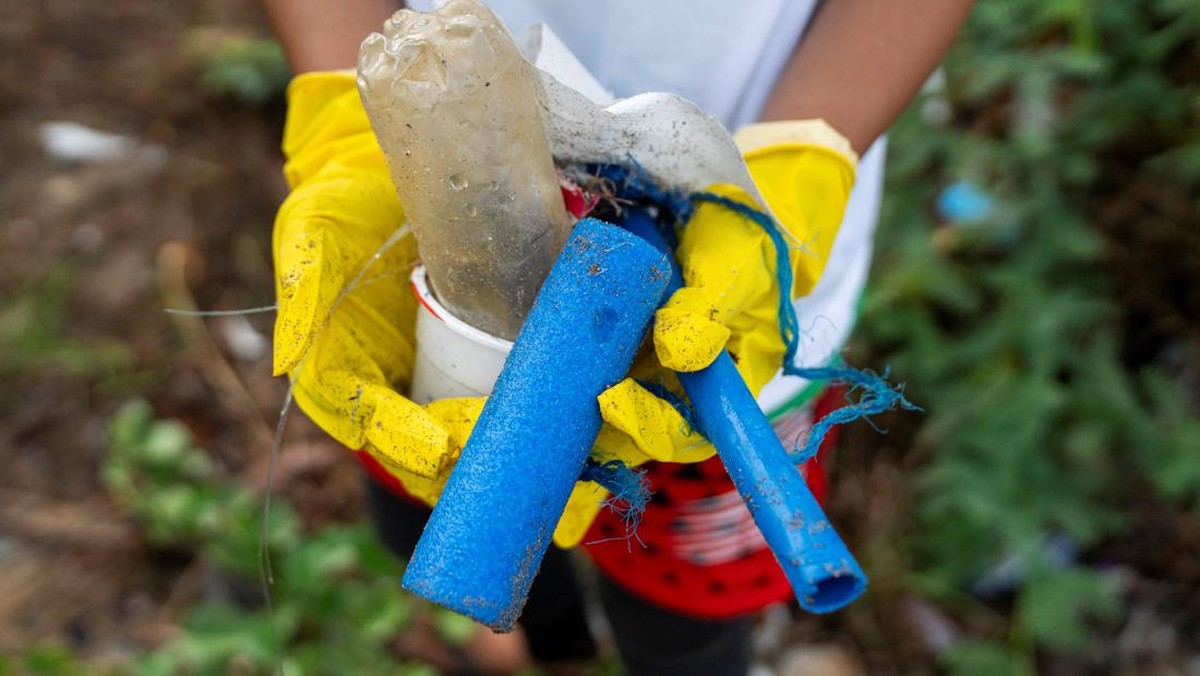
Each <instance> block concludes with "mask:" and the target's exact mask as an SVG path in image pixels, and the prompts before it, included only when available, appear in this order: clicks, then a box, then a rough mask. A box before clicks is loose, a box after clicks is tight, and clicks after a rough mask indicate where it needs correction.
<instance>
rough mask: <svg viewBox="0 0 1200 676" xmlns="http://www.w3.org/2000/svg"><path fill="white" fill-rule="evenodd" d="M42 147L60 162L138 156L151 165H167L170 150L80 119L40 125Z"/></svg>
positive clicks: (120, 158) (110, 159)
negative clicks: (106, 130) (92, 126)
mask: <svg viewBox="0 0 1200 676" xmlns="http://www.w3.org/2000/svg"><path fill="white" fill-rule="evenodd" d="M38 134H39V136H40V137H41V141H42V149H43V150H45V151H46V154H48V155H50V157H53V158H54V159H56V160H59V161H61V162H118V161H120V160H124V159H128V158H132V157H137V158H138V159H139V160H141V161H143V162H144V163H145V164H146V165H147V166H148V167H149V168H158V167H161V166H163V165H165V164H166V161H167V149H166V148H163V147H162V146H159V145H153V144H143V143H139V142H138V141H137V140H135V139H132V138H130V137H128V136H122V135H120V134H111V133H109V132H103V131H98V130H96V129H92V128H91V127H87V126H84V125H82V124H79V123H78V122H61V121H59V122H46V123H44V124H42V125H41V126H40V127H39V128H38Z"/></svg>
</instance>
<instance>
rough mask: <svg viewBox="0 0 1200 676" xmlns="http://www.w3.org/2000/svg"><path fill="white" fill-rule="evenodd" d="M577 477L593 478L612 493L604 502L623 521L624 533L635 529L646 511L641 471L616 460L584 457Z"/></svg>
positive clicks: (647, 484) (646, 487) (647, 491)
mask: <svg viewBox="0 0 1200 676" xmlns="http://www.w3.org/2000/svg"><path fill="white" fill-rule="evenodd" d="M579 478H580V480H581V481H594V482H596V483H598V484H600V485H601V486H603V487H604V488H605V489H607V490H608V492H610V493H612V497H610V498H609V499H608V500H605V501H604V504H605V505H606V506H607V507H609V508H610V509H612V510H613V511H614V512H615V513H616V514H617V515H618V516H619V517H621V520H622V521H624V522H625V532H626V533H627V534H630V535H632V534H633V533H634V531H636V530H637V527H638V525H639V524H640V523H641V522H642V515H644V514H645V513H646V503H648V502H650V480H649V479H647V478H646V473H645V472H644V471H642V470H636V469H631V468H630V467H629V465H626V464H625V463H623V462H621V461H620V460H609V461H607V462H597V461H596V460H594V459H592V458H588V459H587V462H586V463H584V466H583V473H582V474H580V475H579Z"/></svg>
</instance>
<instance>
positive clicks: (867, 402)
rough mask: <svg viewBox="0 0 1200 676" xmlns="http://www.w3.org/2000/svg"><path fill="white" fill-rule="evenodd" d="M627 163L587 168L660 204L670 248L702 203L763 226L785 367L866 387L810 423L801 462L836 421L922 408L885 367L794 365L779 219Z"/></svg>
mask: <svg viewBox="0 0 1200 676" xmlns="http://www.w3.org/2000/svg"><path fill="white" fill-rule="evenodd" d="M629 162H630V164H629V166H625V165H616V164H606V165H592V166H590V167H589V171H590V172H591V173H592V174H593V175H596V176H600V177H602V178H605V179H607V180H609V181H612V182H613V184H614V185H615V186H616V187H617V188H618V190H617V191H616V196H617V197H619V198H622V199H628V200H633V201H641V202H649V203H651V204H652V205H653V206H655V207H656V208H658V209H659V210H660V215H659V219H658V225H659V228H661V229H662V231H663V233H664V234H665V235H666V236H667V238H668V241H670V242H671V245H672V247H674V246H676V244H677V243H678V241H677V239H676V236H675V230H674V225H675V224H678V223H686V222H687V221H688V219H690V218H691V216H692V213H693V212H694V211H695V205H696V204H697V203H700V202H709V203H712V204H718V205H720V206H723V207H725V208H727V209H730V210H732V211H734V212H735V213H737V214H738V215H740V216H742V217H743V218H746V219H748V220H750V221H751V222H753V223H754V224H756V225H758V226H759V227H761V228H762V229H763V231H764V232H766V233H767V236H768V237H770V238H771V243H772V244H773V245H774V247H775V274H776V276H777V277H778V280H779V308H778V314H779V333H780V337H781V338H782V339H783V344H784V357H783V365H782V366H783V372H784V373H785V374H787V375H792V376H799V377H801V378H805V379H807V380H813V381H841V382H845V383H848V384H849V385H850V386H851V387H850V393H853V392H855V391H858V390H862V391H863V392H864V394H863V396H862V397H860V398H859V400H858V401H857V402H855V403H852V404H849V405H847V406H844V407H842V408H840V409H837V410H835V411H832V412H831V413H829V414H828V415H826V416H824V417H823V418H821V419H820V420H819V421H817V423H816V424H815V425H813V426H812V428H811V429H810V430H809V433H808V439H807V441H806V442H805V444H804V447H803V448H801V449H799V450H798V451H796V452H795V453H793V455H792V457H793V458H794V459H795V461H796V463H797V464H800V463H804V462H807V461H808V460H810V459H811V458H813V457H815V456H816V454H817V450H818V449H819V448H820V447H821V442H822V441H823V440H824V438H825V435H826V434H827V433H828V432H829V430H831V429H833V427H834V426H835V425H843V424H845V423H848V422H851V421H853V420H858V419H859V418H864V417H867V416H871V415H875V414H877V413H882V412H884V411H888V410H891V409H894V408H896V407H897V406H898V407H900V408H903V409H906V410H910V411H919V410H921V408H920V407H919V406H916V405H914V404H912V403H911V402H909V401H908V400H907V399H905V398H904V393H903V385H899V386H893V385H891V384H890V383H888V382H887V373H886V372H885V373H884V374H883V376H878V375H876V374H874V373H872V372H870V371H865V370H863V371H860V370H857V369H852V368H849V367H824V368H801V367H798V366H796V353H797V352H798V351H799V346H800V320H799V319H798V318H797V317H796V308H795V306H794V305H793V304H792V299H791V296H792V284H793V278H792V264H791V260H790V259H789V257H788V244H787V241H786V240H785V239H784V237H783V233H782V232H781V231H780V228H779V225H778V224H777V223H776V222H775V219H773V218H771V216H770V215H769V214H767V213H765V212H762V211H759V210H758V209H755V208H754V207H751V206H748V205H746V204H742V203H741V202H738V201H735V200H732V199H729V198H728V197H724V196H722V195H717V194H715V193H711V192H698V193H693V194H690V195H689V194H687V193H684V192H682V191H678V190H670V189H667V188H664V187H662V186H661V185H659V184H658V183H656V182H655V181H654V180H653V179H652V178H651V177H650V175H649V173H647V172H646V170H644V169H643V168H642V166H641V165H640V164H638V163H637V160H635V159H634V158H632V157H631V158H629ZM641 385H642V386H643V387H646V389H648V390H650V391H651V392H652V393H654V394H655V395H657V396H659V397H660V398H662V399H663V400H665V401H667V402H668V403H670V404H671V405H672V406H674V407H675V409H676V410H678V411H679V413H680V415H682V416H684V418H685V419H686V420H687V421H688V423H689V424H691V425H692V428H693V429H695V430H697V431H700V432H701V434H704V432H703V430H701V429H700V428H699V427H698V426H697V421H696V415H695V411H693V410H692V408H691V407H690V406H688V405H687V404H686V402H684V401H683V400H682V399H681V398H679V397H678V396H677V395H675V394H674V393H673V392H670V391H669V390H667V389H666V388H663V387H660V386H653V384H647V383H641ZM848 394H849V393H848ZM705 436H707V435H705Z"/></svg>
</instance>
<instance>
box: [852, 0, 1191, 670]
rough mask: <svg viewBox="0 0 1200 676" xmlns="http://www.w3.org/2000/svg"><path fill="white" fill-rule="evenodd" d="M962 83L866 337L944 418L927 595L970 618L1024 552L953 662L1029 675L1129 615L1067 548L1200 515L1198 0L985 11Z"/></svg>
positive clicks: (920, 569)
mask: <svg viewBox="0 0 1200 676" xmlns="http://www.w3.org/2000/svg"><path fill="white" fill-rule="evenodd" d="M944 75H945V77H944V82H943V83H942V85H941V86H939V87H936V88H933V89H932V90H931V91H929V92H927V93H926V95H925V97H924V98H923V100H922V101H921V102H919V103H918V104H917V105H916V106H914V107H913V108H912V109H911V110H910V111H909V113H908V114H907V115H906V116H905V118H904V119H903V120H902V121H901V123H900V124H899V125H898V126H897V128H896V129H895V131H894V133H893V135H892V143H891V150H890V158H889V162H890V165H889V189H888V192H887V199H886V202H885V213H884V216H883V221H882V224H881V231H880V235H879V240H878V246H877V251H878V261H877V265H876V269H875V272H874V276H873V281H872V284H871V290H870V292H869V297H868V299H867V302H866V306H865V308H864V312H863V317H862V322H861V329H860V333H859V336H860V338H859V340H860V341H861V343H862V344H863V345H865V349H866V351H867V352H868V353H869V354H870V359H871V360H872V361H873V362H878V363H879V364H884V363H886V364H890V365H891V367H892V369H893V372H894V373H896V374H897V377H899V378H901V379H904V380H907V381H908V390H907V392H908V394H909V396H910V398H911V399H912V401H914V402H917V403H919V404H920V405H922V406H924V407H926V410H927V411H928V413H927V415H926V416H925V417H924V419H923V420H922V421H921V426H920V429H919V431H918V432H917V435H916V438H915V444H914V446H915V448H914V449H913V450H912V452H913V453H915V454H918V455H919V456H920V458H921V459H922V460H923V462H921V463H920V467H919V469H918V470H917V471H916V473H915V475H913V476H912V477H911V481H912V482H913V485H914V490H915V491H916V492H917V494H918V501H917V510H916V514H915V528H914V529H913V532H911V533H908V534H906V535H905V536H904V537H903V538H902V541H903V542H906V543H908V544H907V545H906V546H908V547H910V550H911V551H909V552H908V553H909V554H910V555H911V557H912V559H913V560H915V562H916V572H915V573H914V579H913V580H912V582H913V585H914V586H915V587H916V588H917V589H919V590H920V591H921V592H923V593H924V595H926V596H927V597H929V598H931V599H934V600H935V601H937V602H938V603H939V605H942V606H943V607H947V608H952V609H957V610H958V611H960V612H961V613H962V614H964V615H966V616H970V615H971V613H972V608H975V607H976V606H977V602H976V601H975V600H974V599H972V597H970V596H968V595H967V594H965V593H964V590H968V589H971V588H972V585H973V584H976V583H978V581H979V580H980V579H981V577H983V576H984V575H985V573H987V571H988V570H989V569H990V568H991V567H993V566H995V565H996V564H997V563H999V562H1001V561H1002V560H1005V559H1009V560H1015V561H1017V562H1018V566H1017V568H1018V570H1019V574H1017V575H1016V576H1014V577H1015V584H1016V588H1015V589H1014V590H1013V591H1012V593H1013V594H1014V595H1015V598H1014V599H1013V601H1014V604H1015V605H1014V606H1013V609H1012V613H1011V617H1009V618H1007V619H1006V621H1004V622H1001V623H997V622H995V621H994V620H993V621H991V622H989V623H984V625H985V626H988V627H990V630H987V631H984V632H981V634H982V635H977V636H975V637H974V639H973V640H971V641H968V642H964V643H961V644H960V645H959V646H958V647H956V648H955V649H954V650H953V651H951V653H950V654H949V655H948V657H947V659H948V662H947V664H948V665H949V666H951V667H954V670H955V671H959V672H962V673H1030V672H1032V671H1034V669H1035V665H1036V659H1037V657H1038V655H1039V654H1042V653H1045V652H1051V653H1055V652H1057V653H1070V652H1080V651H1083V650H1085V649H1087V648H1088V647H1089V646H1092V645H1094V643H1093V641H1094V640H1095V638H1096V633H1095V632H1096V630H1097V629H1099V628H1102V627H1104V626H1105V625H1106V623H1111V622H1112V621H1114V620H1116V619H1118V618H1119V617H1120V615H1121V605H1120V602H1121V599H1120V595H1119V594H1118V588H1117V585H1116V584H1115V582H1116V579H1115V578H1114V576H1112V575H1110V574H1108V573H1106V572H1102V571H1101V570H1098V569H1097V568H1093V567H1090V566H1088V565H1085V564H1084V563H1083V562H1082V561H1083V560H1085V559H1080V561H1076V562H1071V561H1069V560H1068V561H1066V562H1064V561H1062V560H1061V558H1062V557H1055V556H1053V552H1051V551H1049V549H1050V548H1049V547H1048V543H1049V542H1050V541H1051V540H1052V539H1053V538H1054V537H1055V536H1063V535H1065V536H1066V537H1067V538H1068V539H1069V541H1070V542H1072V543H1074V544H1075V545H1076V546H1077V547H1078V548H1079V549H1081V550H1082V551H1083V552H1085V553H1086V552H1088V551H1090V550H1092V549H1093V548H1095V547H1098V546H1101V545H1102V544H1103V543H1104V542H1106V541H1107V540H1109V539H1111V538H1118V537H1122V536H1124V535H1127V534H1128V533H1129V529H1130V528H1131V525H1132V523H1133V519H1134V516H1133V515H1132V514H1131V512H1133V511H1134V508H1133V505H1134V504H1135V502H1136V500H1135V498H1136V497H1139V496H1140V495H1144V494H1146V493H1149V494H1151V495H1152V496H1153V498H1154V499H1156V500H1158V501H1162V502H1165V503H1168V504H1170V505H1173V506H1174V508H1175V509H1180V510H1192V511H1193V512H1194V513H1198V514H1200V453H1198V452H1197V449H1200V419H1198V418H1197V415H1196V411H1197V403H1198V402H1197V397H1198V393H1197V389H1196V382H1195V381H1194V380H1192V381H1190V382H1189V380H1188V378H1189V377H1194V374H1191V376H1189V373H1188V370H1189V369H1195V367H1196V361H1195V360H1196V359H1197V348H1198V347H1200V320H1198V318H1200V299H1198V296H1197V292H1196V291H1195V288H1196V287H1195V285H1196V283H1197V282H1200V270H1198V267H1200V222H1198V219H1197V215H1196V214H1197V211H1198V209H1197V207H1200V190H1197V188H1198V187H1200V4H1198V3H1196V2H1193V1H1191V0H1145V1H1140V2H1108V3H1102V2H1087V1H1085V0H1052V1H1044V0H1012V1H1009V2H979V3H977V5H976V9H975V14H974V16H973V17H972V19H971V21H970V23H969V26H968V28H967V29H966V32H965V34H964V36H963V38H962V40H961V42H960V44H959V46H958V47H957V48H956V50H955V51H954V52H953V54H952V56H951V57H950V58H949V59H948V61H947V62H946V64H945V67H944ZM951 186H957V187H959V188H961V187H962V186H966V187H967V189H968V190H970V191H971V192H973V193H975V194H974V195H973V197H975V198H976V199H975V204H973V207H974V208H972V209H969V210H966V211H965V212H963V213H956V212H959V211H962V210H960V209H954V208H946V207H945V206H944V205H943V203H942V202H940V201H939V199H942V200H944V199H946V198H947V197H948V195H947V194H946V193H943V191H944V190H945V189H946V188H948V187H951ZM1189 359H1190V360H1191V361H1190V362H1189V361H1187V360H1189ZM1014 557H1015V559H1014ZM1067 558H1068V559H1069V558H1071V557H1067ZM1085 558H1086V557H1085ZM1056 559H1058V560H1056Z"/></svg>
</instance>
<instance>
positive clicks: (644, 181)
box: [589, 157, 800, 375]
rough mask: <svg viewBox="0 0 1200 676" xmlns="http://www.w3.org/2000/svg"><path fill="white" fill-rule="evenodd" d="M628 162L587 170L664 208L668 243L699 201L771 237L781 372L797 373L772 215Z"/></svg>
mask: <svg viewBox="0 0 1200 676" xmlns="http://www.w3.org/2000/svg"><path fill="white" fill-rule="evenodd" d="M629 162H630V164H629V166H626V165H621V164H600V165H591V166H589V171H590V172H591V173H592V174H593V175H596V176H599V177H601V178H604V179H607V180H609V181H611V182H612V183H613V185H614V186H616V187H617V191H616V196H617V197H620V198H622V199H628V200H634V201H644V202H649V203H651V204H653V205H654V206H655V207H657V208H658V209H659V210H661V211H664V212H666V213H665V214H661V216H666V218H663V217H661V216H660V218H659V219H658V220H659V227H660V229H662V231H663V233H664V234H666V235H667V240H668V241H669V242H671V246H672V247H674V246H675V245H676V244H677V240H676V237H675V229H674V228H673V227H671V226H672V224H674V223H686V222H687V221H688V220H689V219H690V218H691V217H692V213H693V212H694V211H695V205H696V204H697V203H699V202H709V203H712V204H718V205H720V206H723V207H725V208H726V209H729V210H731V211H733V212H734V213H737V214H738V215H739V216H742V217H743V218H746V219H747V220H749V221H751V222H752V223H754V224H755V225H757V226H759V227H760V228H762V229H763V232H765V233H767V236H768V237H770V238H771V243H772V244H773V245H774V247H775V275H776V276H777V277H778V279H779V333H780V336H781V337H782V338H783V345H784V358H783V372H784V373H787V374H788V375H797V374H796V373H795V370H796V366H795V363H796V353H797V352H798V351H799V349H800V320H799V319H798V318H797V317H796V308H795V307H793V306H792V262H791V260H789V258H788V244H787V240H785V239H784V237H783V233H782V232H781V231H780V229H779V226H778V224H777V223H776V222H775V219H773V218H771V216H770V215H769V214H767V213H766V212H763V211H759V210H758V209H755V208H754V207H751V206H748V205H746V204H742V203H741V202H738V201H736V200H732V199H729V198H728V197H724V196H722V195H718V194H716V193H711V192H698V193H692V194H690V195H689V194H687V193H684V192H682V191H679V190H670V189H667V188H664V187H662V186H661V185H659V184H658V183H656V182H655V181H654V179H653V178H651V177H650V174H649V173H647V172H646V170H645V169H643V168H642V166H641V165H640V164H638V162H637V160H635V159H633V158H632V157H631V158H629Z"/></svg>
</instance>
